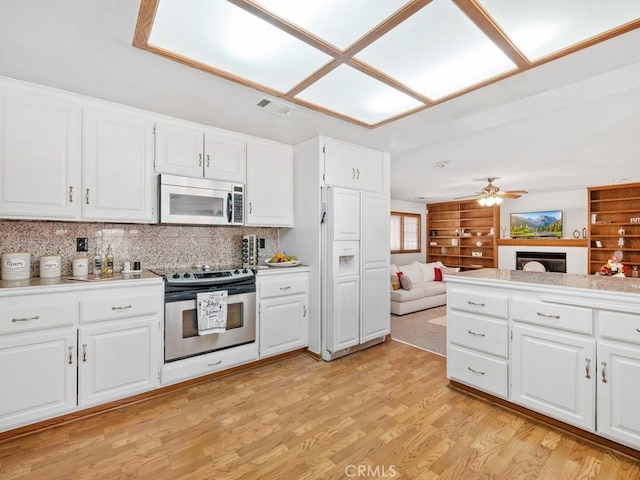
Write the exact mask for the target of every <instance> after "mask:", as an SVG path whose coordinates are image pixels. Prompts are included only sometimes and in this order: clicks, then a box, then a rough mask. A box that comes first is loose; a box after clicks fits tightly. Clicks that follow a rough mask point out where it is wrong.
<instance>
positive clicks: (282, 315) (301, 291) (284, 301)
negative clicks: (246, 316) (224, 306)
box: [257, 269, 309, 358]
mask: <svg viewBox="0 0 640 480" xmlns="http://www.w3.org/2000/svg"><path fill="white" fill-rule="evenodd" d="M257 295H258V318H259V325H260V326H259V329H260V333H259V338H260V358H265V357H270V356H272V355H277V354H279V353H285V352H289V351H292V350H296V349H298V348H304V347H306V346H307V345H308V337H309V326H308V325H309V321H308V310H309V309H308V304H309V273H308V271H300V270H297V269H296V270H295V272H290V271H286V272H282V273H280V272H277V273H276V272H273V273H272V272H268V273H266V274H262V272H261V273H259V274H258V279H257Z"/></svg>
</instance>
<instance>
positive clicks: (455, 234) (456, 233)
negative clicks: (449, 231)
mask: <svg viewBox="0 0 640 480" xmlns="http://www.w3.org/2000/svg"><path fill="white" fill-rule="evenodd" d="M453 235H454V236H456V237H457V236H458V235H460V233H459V232H458V229H457V228H456V230H455V231H454V232H453Z"/></svg>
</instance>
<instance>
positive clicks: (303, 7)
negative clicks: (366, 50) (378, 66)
mask: <svg viewBox="0 0 640 480" xmlns="http://www.w3.org/2000/svg"><path fill="white" fill-rule="evenodd" d="M255 3H258V4H260V5H262V6H263V7H265V8H267V9H268V10H270V11H271V12H272V13H275V14H276V15H277V16H279V17H281V18H283V19H285V20H288V21H289V22H291V23H294V24H296V25H298V26H299V27H302V28H304V29H305V30H307V31H308V32H310V33H312V34H314V35H315V36H316V37H319V38H322V39H324V40H326V41H327V42H329V43H331V44H332V45H334V46H336V47H338V48H339V49H341V50H345V49H346V48H347V47H348V46H349V45H351V44H352V43H354V42H355V41H356V40H358V39H359V38H360V37H362V36H364V34H366V33H367V32H369V31H370V30H372V29H373V28H374V27H375V26H376V25H378V24H379V23H381V22H382V21H384V20H385V19H386V18H387V17H390V16H391V15H392V14H393V13H394V12H396V11H397V10H399V9H400V8H401V7H402V6H403V5H405V4H406V3H409V2H407V0H349V1H348V2H346V1H345V0H258V1H256V2H255Z"/></svg>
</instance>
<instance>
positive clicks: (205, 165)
mask: <svg viewBox="0 0 640 480" xmlns="http://www.w3.org/2000/svg"><path fill="white" fill-rule="evenodd" d="M156 134H157V138H156V141H157V144H156V172H157V173H170V174H172V175H182V176H186V177H196V178H210V179H214V180H225V181H230V182H239V183H244V182H245V178H246V170H245V169H246V153H245V152H246V141H245V139H244V137H242V136H240V135H238V136H234V135H233V134H231V133H227V132H224V131H222V130H217V129H213V128H207V127H205V126H204V125H197V124H191V123H189V122H179V121H175V122H174V121H169V120H162V121H160V122H158V123H157V129H156Z"/></svg>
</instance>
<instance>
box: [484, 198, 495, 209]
mask: <svg viewBox="0 0 640 480" xmlns="http://www.w3.org/2000/svg"><path fill="white" fill-rule="evenodd" d="M495 203H496V199H495V197H487V199H486V201H485V205H486V206H487V207H493V205H494V204H495Z"/></svg>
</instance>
